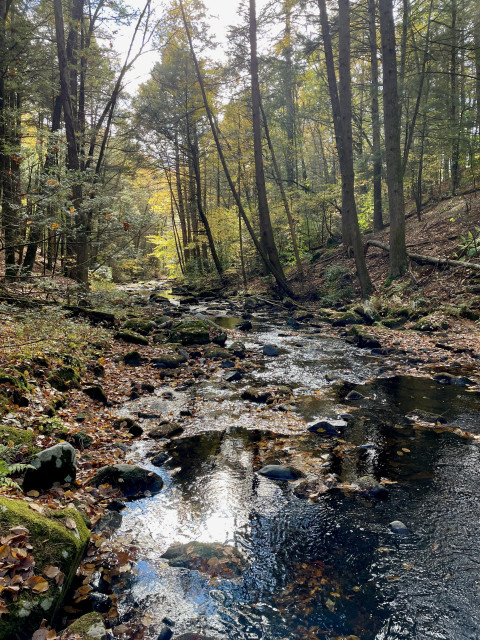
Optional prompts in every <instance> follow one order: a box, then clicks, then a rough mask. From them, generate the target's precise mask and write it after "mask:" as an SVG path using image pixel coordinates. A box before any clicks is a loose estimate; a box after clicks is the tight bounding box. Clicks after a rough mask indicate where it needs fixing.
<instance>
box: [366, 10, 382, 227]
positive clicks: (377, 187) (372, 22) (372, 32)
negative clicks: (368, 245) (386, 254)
mask: <svg viewBox="0 0 480 640" xmlns="http://www.w3.org/2000/svg"><path fill="white" fill-rule="evenodd" d="M375 15H376V11H375V0H368V35H369V45H370V71H371V85H370V100H371V105H372V148H373V229H374V231H381V230H382V229H383V213H382V152H381V148H380V114H379V109H378V88H379V82H378V57H377V24H376V17H375Z"/></svg>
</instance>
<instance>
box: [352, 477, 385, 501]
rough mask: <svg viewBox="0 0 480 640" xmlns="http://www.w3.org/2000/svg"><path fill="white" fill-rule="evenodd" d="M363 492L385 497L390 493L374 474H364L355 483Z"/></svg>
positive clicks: (376, 496)
mask: <svg viewBox="0 0 480 640" xmlns="http://www.w3.org/2000/svg"><path fill="white" fill-rule="evenodd" d="M355 484H356V485H357V487H358V488H359V489H360V491H362V492H363V493H366V494H368V495H369V496H372V497H375V498H383V497H386V496H387V495H388V491H387V489H386V488H385V487H384V485H383V484H380V482H378V480H376V479H375V478H374V477H373V476H362V477H361V478H358V480H357V481H356V483H355Z"/></svg>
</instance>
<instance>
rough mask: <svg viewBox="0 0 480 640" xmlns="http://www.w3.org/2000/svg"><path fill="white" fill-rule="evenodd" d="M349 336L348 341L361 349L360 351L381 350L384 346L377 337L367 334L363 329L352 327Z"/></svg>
mask: <svg viewBox="0 0 480 640" xmlns="http://www.w3.org/2000/svg"><path fill="white" fill-rule="evenodd" d="M347 336H348V341H349V342H352V343H353V344H355V345H356V346H357V347H360V349H380V348H381V346H382V345H381V344H380V342H379V341H378V340H377V339H376V338H375V336H372V335H371V334H370V333H367V331H365V329H364V328H363V327H357V326H353V327H351V328H350V329H349V331H348V334H347Z"/></svg>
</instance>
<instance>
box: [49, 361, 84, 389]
mask: <svg viewBox="0 0 480 640" xmlns="http://www.w3.org/2000/svg"><path fill="white" fill-rule="evenodd" d="M47 382H49V383H50V384H51V385H52V387H53V388H54V389H57V391H69V390H70V389H79V388H80V374H79V372H78V370H77V369H75V368H74V367H70V366H65V367H59V368H58V369H55V371H52V373H51V374H50V375H49V376H48V378H47Z"/></svg>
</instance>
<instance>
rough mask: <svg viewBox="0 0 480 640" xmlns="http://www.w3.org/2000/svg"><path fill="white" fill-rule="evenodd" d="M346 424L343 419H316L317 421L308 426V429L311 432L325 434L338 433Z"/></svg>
mask: <svg viewBox="0 0 480 640" xmlns="http://www.w3.org/2000/svg"><path fill="white" fill-rule="evenodd" d="M346 426H347V423H346V421H345V420H338V419H337V420H318V422H315V423H314V424H311V425H310V426H309V427H308V431H311V432H312V433H324V434H325V435H338V434H339V432H340V431H341V430H342V429H345V427H346Z"/></svg>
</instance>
